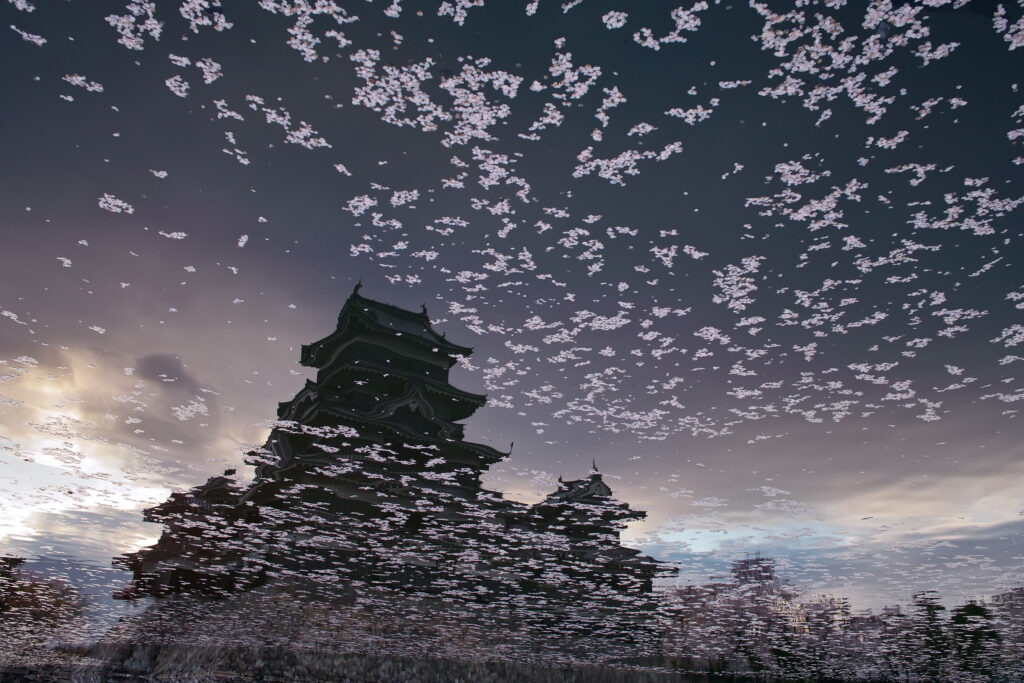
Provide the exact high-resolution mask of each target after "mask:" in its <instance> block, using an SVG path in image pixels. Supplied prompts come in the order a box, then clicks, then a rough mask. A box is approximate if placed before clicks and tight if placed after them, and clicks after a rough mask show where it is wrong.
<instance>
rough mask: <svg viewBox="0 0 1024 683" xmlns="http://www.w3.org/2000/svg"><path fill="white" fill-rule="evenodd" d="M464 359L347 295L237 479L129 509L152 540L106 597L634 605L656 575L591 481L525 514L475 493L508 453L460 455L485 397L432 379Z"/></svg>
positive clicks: (426, 327) (382, 308)
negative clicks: (305, 374)
mask: <svg viewBox="0 0 1024 683" xmlns="http://www.w3.org/2000/svg"><path fill="white" fill-rule="evenodd" d="M471 353H472V349H470V348H468V347H464V346H459V345H457V344H454V343H452V342H450V341H448V340H447V339H446V338H445V337H444V335H442V334H438V333H437V332H436V331H435V330H434V329H433V328H432V327H431V324H430V319H429V318H428V316H427V313H426V309H425V307H424V310H423V311H422V312H412V311H407V310H404V309H401V308H397V307H395V306H390V305H387V304H384V303H380V302H377V301H373V300H370V299H367V298H364V297H362V296H360V294H359V286H358V285H357V286H356V288H355V291H353V293H352V295H351V296H350V297H349V299H348V301H346V302H345V305H344V307H343V308H342V309H341V313H340V314H339V315H338V325H337V329H335V331H334V332H332V333H331V334H329V335H328V336H326V337H324V338H323V339H321V340H320V341H317V342H314V343H312V344H309V345H306V346H303V347H302V356H301V362H302V364H303V365H306V366H309V367H312V368H316V370H317V377H316V381H315V382H313V381H308V380H307V382H306V384H305V386H304V387H303V388H302V389H301V390H300V391H299V392H298V393H297V394H296V395H295V397H294V398H293V399H292V400H290V401H287V402H285V403H281V404H279V407H278V418H279V420H278V422H277V423H276V426H275V427H274V429H273V430H272V431H271V434H270V437H269V438H268V440H267V442H266V445H265V446H264V447H263V448H261V449H258V450H255V451H252V452H250V453H248V454H247V458H246V462H247V463H248V464H250V465H254V466H255V470H256V472H255V478H254V480H253V481H252V482H251V483H249V484H248V485H244V486H243V485H241V484H239V483H238V481H237V480H236V478H235V476H234V475H235V471H234V470H228V471H226V472H225V473H224V476H219V477H213V478H211V479H210V480H209V481H207V482H206V484H204V485H202V486H199V487H196V488H194V489H192V490H191V491H189V492H188V493H175V494H173V495H172V496H171V497H170V498H169V499H168V500H167V501H165V502H164V503H162V504H160V505H157V506H155V507H153V508H150V509H148V510H146V511H145V519H146V520H147V521H150V522H156V523H160V524H163V525H164V526H165V530H164V532H163V534H162V536H161V537H160V539H159V541H158V542H157V543H156V544H155V545H153V546H151V547H147V548H143V549H141V550H139V551H137V552H134V553H130V554H127V555H124V556H122V557H120V558H118V559H117V560H115V564H118V565H120V566H122V567H123V568H125V569H128V570H131V571H132V572H133V579H132V581H131V584H130V585H129V586H128V587H126V588H125V589H124V590H123V591H122V592H121V593H120V594H119V597H123V598H130V597H138V596H146V595H150V596H162V595H169V594H173V593H197V594H201V595H208V596H219V597H224V596H227V595H228V594H229V593H231V592H233V591H239V590H245V589H249V588H253V587H256V586H259V585H261V584H264V583H267V582H271V581H274V580H275V579H279V578H288V579H294V578H297V577H301V578H302V579H303V580H307V581H312V582H315V583H316V585H318V586H321V587H328V588H332V589H336V590H337V591H339V592H340V593H359V592H361V591H365V590H370V589H383V590H386V591H397V592H399V593H402V594H410V593H415V594H417V595H420V596H423V595H427V596H429V595H434V596H443V597H444V599H446V600H450V599H462V600H466V601H471V602H488V601H495V600H501V599H505V600H508V599H515V600H520V601H521V600H523V599H533V600H535V601H536V602H538V604H540V603H544V604H548V605H551V604H556V603H559V604H566V603H574V604H576V605H577V606H578V605H579V604H581V602H582V603H586V604H590V605H600V606H601V609H608V608H614V607H615V606H627V605H630V606H632V607H636V606H637V605H638V604H640V603H641V602H643V601H645V600H647V598H646V597H644V596H645V595H646V594H647V593H650V591H651V590H652V583H653V579H654V578H655V577H657V576H659V575H662V576H663V575H670V574H672V573H673V571H674V570H673V569H672V568H671V567H669V566H668V565H665V564H663V563H660V562H658V561H656V560H654V559H652V558H650V557H647V556H644V555H641V554H640V552H639V551H637V550H633V549H630V548H625V547H623V546H622V545H621V543H620V540H619V532H620V530H621V529H622V528H623V527H624V525H625V523H626V522H628V521H630V520H635V519H640V518H643V517H644V516H645V514H646V513H644V512H642V511H637V510H632V509H630V507H629V505H627V504H626V503H623V502H620V501H618V500H616V499H615V498H614V497H613V495H612V491H611V489H610V488H609V487H608V485H607V484H606V483H605V481H604V479H603V478H602V476H601V474H600V472H598V471H597V468H596V466H595V467H594V468H593V469H592V471H591V472H590V474H589V476H587V477H586V478H584V479H579V480H575V481H562V480H561V479H559V487H558V490H556V491H554V492H553V493H551V494H550V495H549V496H548V497H547V498H546V499H545V500H543V501H541V502H539V503H537V504H535V505H526V504H524V503H520V502H516V501H512V500H506V499H504V498H503V497H502V495H501V494H500V493H497V492H494V491H488V490H486V489H484V488H483V487H482V486H481V484H480V475H481V473H483V472H484V471H485V470H486V469H487V468H488V467H489V466H491V465H492V464H494V463H496V462H498V461H500V460H502V459H503V458H505V457H507V456H508V453H503V452H500V451H497V450H495V449H494V448H491V447H490V446H487V445H484V444H479V443H472V442H469V441H465V440H463V426H462V425H461V424H459V421H460V420H465V419H466V418H468V417H470V416H471V415H472V414H473V413H474V412H475V411H476V409H477V408H479V407H480V406H482V405H484V403H485V400H486V397H485V396H483V395H480V394H473V393H469V392H466V391H462V390H461V389H457V388H455V387H453V386H452V385H451V384H450V383H449V381H448V373H449V370H450V368H451V367H452V366H453V365H454V364H455V363H456V362H458V359H459V358H460V357H464V356H468V355H469V354H471ZM638 601H639V602H638Z"/></svg>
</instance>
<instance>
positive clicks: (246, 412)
mask: <svg viewBox="0 0 1024 683" xmlns="http://www.w3.org/2000/svg"><path fill="white" fill-rule="evenodd" d="M189 4H190V3H184V4H181V3H172V4H170V5H167V6H163V5H161V6H159V7H158V8H157V9H156V10H155V14H154V21H155V22H159V25H160V30H159V31H157V30H156V29H155V28H154V27H155V26H156V24H152V25H151V26H149V27H148V28H146V27H144V22H145V20H146V18H147V16H148V15H147V14H146V11H145V10H144V9H142V8H143V5H144V3H143V4H140V3H132V4H129V5H128V6H127V7H126V4H125V3H124V2H96V3H93V2H90V3H84V2H70V3H61V4H48V3H42V2H37V3H34V5H35V7H34V9H32V11H29V10H28V8H29V7H32V4H30V3H21V2H11V3H7V4H5V6H4V8H3V12H4V19H5V23H6V24H8V25H12V29H10V30H9V31H8V35H7V36H6V39H5V40H4V41H2V42H0V50H2V63H3V64H4V65H5V67H4V69H3V70H2V76H0V77H2V78H3V81H4V83H3V89H4V92H5V93H8V94H9V97H8V98H6V100H5V107H4V113H3V118H4V125H3V126H2V127H0V144H2V146H3V150H4V155H5V158H7V159H11V160H16V161H15V162H12V163H8V164H5V167H4V169H3V171H2V173H3V183H4V188H5V190H4V192H3V193H2V198H0V201H2V205H0V212H2V213H0V221H2V225H3V226H4V227H3V245H4V246H3V249H2V250H0V273H2V275H0V312H2V314H3V317H2V318H0V360H2V361H3V364H2V365H0V376H2V378H3V382H2V383H0V467H2V469H0V506H2V510H0V548H2V549H3V550H5V551H8V550H9V551H11V552H17V553H19V554H25V555H30V556H43V557H45V556H46V555H47V554H48V553H52V552H53V551H54V549H55V548H57V547H58V546H59V547H60V549H61V552H62V553H69V554H76V550H75V543H76V539H77V542H78V543H80V547H79V548H78V550H77V555H78V556H79V557H80V558H82V559H88V560H89V561H90V562H105V561H107V560H109V558H110V557H113V556H115V555H119V554H121V553H124V552H129V551H132V550H136V549H138V548H139V547H141V546H144V545H146V544H147V543H148V542H149V541H152V540H154V539H155V538H156V537H157V536H158V535H159V529H158V528H157V527H155V526H153V525H149V524H145V523H143V522H142V521H141V509H142V508H143V507H146V506H148V505H152V504H155V503H157V502H159V501H162V500H164V499H165V498H166V497H167V495H168V494H169V493H170V491H172V490H183V489H187V488H189V487H191V486H194V485H197V484H199V483H202V481H205V479H206V477H208V476H210V475H213V474H217V473H219V472H221V471H222V470H223V469H225V468H227V467H233V466H241V467H242V470H243V471H245V472H247V473H248V472H251V470H249V469H246V468H244V466H242V465H241V463H242V454H243V453H244V451H245V450H246V449H247V448H251V447H253V446H254V445H257V444H261V443H262V442H263V441H264V440H265V439H266V437H267V435H268V433H269V431H270V427H271V420H272V419H273V418H274V416H275V406H276V403H277V402H278V401H285V400H287V399H289V398H290V397H291V396H292V395H294V393H295V392H296V391H297V390H298V389H299V388H300V387H301V386H302V382H303V380H304V378H306V377H309V376H310V375H309V373H308V372H307V370H306V369H305V368H302V367H300V366H299V365H297V361H298V357H299V348H300V346H301V345H302V344H305V343H309V342H311V341H313V340H315V339H319V338H321V337H323V336H324V335H325V334H327V333H328V332H330V330H331V329H333V324H334V320H335V317H336V316H337V313H338V310H339V308H340V307H341V305H342V304H343V302H344V300H345V299H346V298H347V297H348V295H349V293H350V292H351V291H352V287H353V286H354V285H355V283H356V282H357V281H362V283H363V285H364V288H365V289H364V293H366V294H367V295H368V296H371V297H372V298H374V299H377V300H381V301H388V302H391V303H394V304H396V305H400V306H403V307H406V308H409V309H418V308H419V306H420V305H421V304H426V306H427V310H428V311H429V313H430V315H431V317H432V318H433V319H434V320H435V323H436V327H437V328H438V329H440V330H443V331H444V332H445V333H446V334H447V335H448V336H449V337H450V338H451V339H453V340H454V341H456V342H457V343H461V344H467V345H471V346H473V348H474V354H473V356H472V357H470V358H469V359H466V361H465V362H464V363H463V364H462V365H461V366H459V367H457V368H456V369H455V370H454V371H453V376H452V377H453V381H452V383H453V384H454V385H455V386H457V387H461V388H464V389H466V390H469V391H474V392H481V393H483V392H486V393H487V395H488V405H487V406H486V407H485V408H482V409H481V410H479V411H478V412H477V413H476V414H475V415H474V416H473V417H472V418H471V419H470V420H469V421H468V422H467V425H466V432H467V433H466V437H467V439H468V440H471V441H480V442H483V443H486V444H489V445H491V446H493V447H495V448H498V449H500V450H507V449H508V448H509V445H510V444H511V443H512V442H514V444H515V445H514V447H512V453H511V456H510V457H509V458H508V459H506V460H504V461H503V462H501V463H499V464H497V465H495V466H493V467H492V468H491V469H490V471H489V473H488V474H487V476H486V478H485V484H486V485H487V486H490V487H492V488H496V489H499V490H502V491H504V492H505V494H506V497H508V498H512V499H516V500H521V501H524V502H528V503H531V502H535V501H537V500H539V499H540V498H541V497H543V496H544V495H546V494H548V493H550V492H551V491H552V490H553V489H554V488H555V486H556V482H557V478H558V477H559V476H560V475H562V476H564V477H565V478H567V479H575V478H578V477H581V476H584V475H585V473H586V472H587V471H588V469H589V467H590V465H591V462H592V461H595V460H596V462H597V464H598V465H599V466H600V468H601V471H602V472H604V473H605V476H606V479H607V481H608V482H609V483H610V485H611V486H612V488H613V489H614V491H615V493H616V495H617V496H618V497H619V498H620V499H622V500H626V501H629V502H630V503H631V504H632V505H633V507H635V508H642V509H645V510H647V511H648V517H647V519H646V520H643V521H642V522H636V523H633V525H632V526H631V527H630V529H629V530H628V531H627V532H626V534H625V538H626V540H627V541H628V542H630V543H633V544H635V545H636V546H637V547H641V548H643V550H644V552H646V553H648V554H653V555H655V556H657V557H659V558H662V559H666V560H671V561H675V562H679V563H680V565H681V567H682V569H683V571H682V575H683V576H685V577H688V580H690V581H692V582H700V581H703V580H706V579H707V576H708V575H713V574H716V573H718V572H722V571H724V570H725V568H726V567H727V566H728V562H729V561H731V560H732V559H735V558H737V557H743V556H746V555H747V554H749V553H752V552H756V551H759V552H762V553H764V554H770V555H772V556H774V557H776V558H777V559H778V560H779V561H780V562H781V563H782V564H781V565H780V574H782V575H784V576H787V577H789V578H790V579H791V581H793V583H795V584H799V585H804V586H807V587H808V588H809V589H813V590H816V591H820V592H836V593H839V594H843V595H847V596H851V597H852V598H853V600H854V603H855V606H859V607H875V608H878V607H880V606H881V605H883V604H889V603H894V602H901V601H902V602H906V600H907V599H908V596H909V595H910V594H912V593H913V592H915V591H917V590H921V589H926V588H936V589H939V590H941V591H942V592H943V594H944V595H949V598H950V600H951V601H952V600H955V599H961V598H965V597H969V596H972V595H982V594H992V593H996V592H999V591H1001V590H1004V589H1007V588H1009V587H1012V586H1014V585H1020V583H1021V579H1022V577H1021V575H1020V570H1019V566H1020V562H1019V557H1020V554H1021V553H1020V548H1019V543H1020V539H1021V524H1022V523H1024V522H1021V514H1022V512H1024V484H1021V482H1022V481H1024V480H1022V478H1021V476H1020V475H1021V463H1022V462H1024V460H1022V455H1024V454H1022V452H1021V448H1022V447H1021V445H1020V444H1021V438H1020V436H1021V429H1020V426H1019V417H1018V415H1019V413H1018V410H1019V408H1018V405H1019V401H1020V398H1021V396H1022V394H1021V393H1020V392H1021V386H1020V381H1019V379H1018V377H1017V376H1016V372H1017V368H1018V367H1019V364H1020V362H1021V359H1020V358H1019V357H1018V356H1017V355H1016V352H1018V350H1019V348H1020V346H1019V345H1020V343H1021V342H1022V341H1024V330H1022V329H1021V326H1020V322H1019V321H1020V319H1021V315H1020V314H1021V306H1024V303H1022V302H1024V293H1022V290H1021V287H1022V283H1024V280H1022V278H1021V270H1020V265H1019V264H1018V263H1017V259H1018V258H1019V257H1018V253H1019V240H1020V238H1021V232H1020V228H1019V220H1018V218H1019V213H1018V212H1019V208H1018V207H1019V206H1020V204H1021V203H1024V197H1022V190H1021V181H1022V178H1021V173H1022V170H1021V168H1022V165H1024V162H1022V156H1021V155H1022V152H1021V146H1020V144H1021V143H1020V141H1021V139H1022V134H1021V132H1020V130H1021V126H1022V125H1024V110H1022V109H1021V107H1022V106H1024V99H1022V95H1021V87H1022V85H1021V84H1020V83H1018V82H1015V81H1018V80H1019V79H1016V78H1015V74H1018V73H1021V72H1022V69H1021V68H1020V67H1021V65H1020V54H1021V52H1020V50H1019V49H1016V48H1019V47H1020V40H1021V31H1020V29H1019V28H1015V26H1016V24H1015V23H1014V22H1017V21H1018V20H1019V18H1020V10H1019V9H1018V8H1014V7H1008V8H1007V9H1006V12H1008V14H1007V22H1006V24H1005V25H1004V24H1001V23H1000V22H999V21H998V20H995V21H994V19H993V13H994V12H995V11H996V10H995V8H994V7H989V5H988V4H984V3H978V2H977V1H975V2H972V3H967V5H966V6H965V7H963V8H957V9H954V3H945V4H944V5H940V6H936V7H931V6H929V7H927V8H922V7H921V6H919V5H911V6H907V7H909V8H906V7H905V8H899V7H897V8H889V7H888V5H885V4H884V3H874V4H872V5H871V6H870V8H869V9H867V10H865V9H864V8H863V7H861V6H859V5H858V6H854V4H849V5H847V4H846V3H842V2H826V3H818V4H814V3H812V5H811V6H808V7H804V8H802V9H794V8H792V7H789V6H783V4H782V3H778V4H776V3H771V4H765V5H761V4H754V5H750V6H748V5H746V4H742V3H734V4H730V3H706V6H704V5H705V3H697V5H694V6H692V7H691V6H690V5H689V4H688V5H687V6H686V7H684V8H683V10H685V11H681V12H676V13H675V14H672V11H673V10H674V9H675V8H674V6H671V5H663V4H659V3H649V4H645V5H644V6H643V7H625V6H616V5H615V4H614V3H608V2H594V1H593V0H587V2H584V3H564V5H563V4H559V3H550V4H546V3H545V2H541V3H540V4H539V5H537V4H536V3H525V2H521V3H507V4H502V5H487V6H485V7H472V6H469V4H468V3H454V4H449V3H443V4H440V3H437V4H440V5H441V8H440V12H439V8H438V7H434V6H433V5H431V6H429V7H428V6H424V7H422V8H420V7H412V6H409V7H404V6H402V4H401V3H396V4H394V5H392V6H390V7H389V6H387V5H385V4H381V3H360V4H359V5H358V7H349V8H347V9H348V12H349V15H344V13H343V12H341V11H340V10H334V15H333V16H332V14H331V13H330V12H324V13H316V12H312V11H310V12H306V13H303V11H298V10H296V9H295V8H298V7H299V5H300V3H288V2H281V3H277V2H266V3H262V6H260V5H253V6H252V7H247V8H230V7H225V8H222V9H218V8H217V7H210V8H209V9H208V10H206V11H201V10H188V8H187V7H186V6H187V5H189ZM192 4H194V3H192ZM955 4H956V5H959V4H960V3H955ZM178 5H181V7H179V6H178ZM211 5H216V3H211ZM929 5H938V3H929ZM132 7H135V8H136V10H137V11H133V10H132ZM446 7H448V8H451V11H448V10H447V9H445V8H446ZM182 8H185V9H182ZM395 8H397V9H395ZM232 12H234V13H232ZM296 12H298V13H296ZM620 12H621V13H622V14H623V15H624V16H620V15H619V13H620ZM218 13H223V20H221V19H217V18H216V17H217V15H218ZM355 15H358V16H359V18H358V20H353V21H349V19H351V17H352V16H355ZM345 16H348V18H345ZM207 19H208V20H209V21H207ZM996 19H998V17H996ZM307 20H308V21H307ZM620 22H622V23H621V25H620ZM119 27H120V28H119ZM305 31H309V35H310V36H312V37H311V38H309V37H307V35H306V33H305ZM119 40H120V42H119ZM350 41H351V42H350ZM135 48H141V49H135ZM113 519H116V520H119V521H117V522H114V521H111V520H113ZM132 520H134V521H132ZM103 558H106V559H103Z"/></svg>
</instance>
